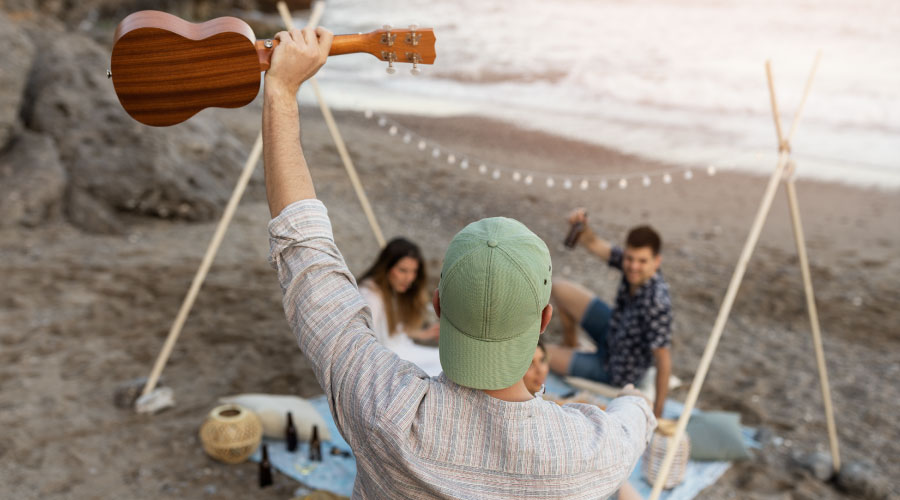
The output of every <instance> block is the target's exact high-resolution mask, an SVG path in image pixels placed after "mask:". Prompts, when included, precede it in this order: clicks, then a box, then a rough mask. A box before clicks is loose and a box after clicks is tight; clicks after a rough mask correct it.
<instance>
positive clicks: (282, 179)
mask: <svg viewBox="0 0 900 500" xmlns="http://www.w3.org/2000/svg"><path fill="white" fill-rule="evenodd" d="M275 38H277V39H278V40H279V41H280V42H281V43H279V44H278V46H277V47H275V50H274V51H273V53H272V63H271V66H270V67H269V70H268V71H267V72H266V78H265V88H264V90H263V158H264V162H265V174H266V196H267V197H268V200H269V211H270V212H271V214H272V216H273V217H274V216H276V215H278V214H279V213H281V211H282V210H284V208H285V207H286V206H288V205H290V204H291V203H293V202H295V201H300V200H306V199H311V198H315V197H316V191H315V189H314V188H313V182H312V178H311V177H310V175H309V168H308V167H307V165H306V159H305V158H304V157H303V149H302V147H301V145H300V112H299V109H298V108H297V97H296V96H297V91H298V90H299V89H300V84H301V83H303V82H305V81H306V80H308V79H309V78H311V77H312V76H313V75H315V74H316V72H317V71H319V68H321V67H322V65H323V64H325V60H326V59H327V58H328V51H329V50H330V49H331V40H332V38H333V35H332V34H331V32H330V31H328V30H326V29H324V28H317V29H316V30H315V31H313V30H312V29H309V28H306V29H303V30H299V29H294V30H291V31H282V32H280V33H278V34H277V35H275Z"/></svg>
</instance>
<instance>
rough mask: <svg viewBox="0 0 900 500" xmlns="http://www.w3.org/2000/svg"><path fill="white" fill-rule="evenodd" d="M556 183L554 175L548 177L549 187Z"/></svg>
mask: <svg viewBox="0 0 900 500" xmlns="http://www.w3.org/2000/svg"><path fill="white" fill-rule="evenodd" d="M555 184H556V181H554V180H553V177H547V187H548V188H552V187H553V186H554V185H555Z"/></svg>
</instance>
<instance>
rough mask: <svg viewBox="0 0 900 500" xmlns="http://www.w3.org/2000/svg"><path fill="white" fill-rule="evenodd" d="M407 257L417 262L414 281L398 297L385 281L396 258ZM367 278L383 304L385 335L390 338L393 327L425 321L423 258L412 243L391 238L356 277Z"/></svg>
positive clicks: (412, 326) (409, 327) (418, 325)
mask: <svg viewBox="0 0 900 500" xmlns="http://www.w3.org/2000/svg"><path fill="white" fill-rule="evenodd" d="M404 257H410V258H412V259H415V261H416V262H418V263H419V268H418V270H417V271H416V279H415V280H414V281H413V282H412V284H411V285H410V286H409V288H408V289H407V290H406V291H405V292H403V293H400V294H397V293H394V290H393V289H392V288H391V282H390V280H388V272H390V270H391V269H392V268H393V267H394V266H395V265H397V263H398V262H400V259H402V258H404ZM365 279H371V280H372V282H373V283H375V285H376V286H377V287H378V290H379V291H381V300H382V301H383V302H384V310H385V314H386V315H387V323H388V332H389V334H390V335H393V334H394V333H396V332H397V325H399V324H401V323H402V324H403V326H404V328H406V329H407V330H417V329H419V328H421V326H422V323H423V322H424V319H425V307H426V304H427V303H428V296H427V294H426V293H425V282H426V281H427V280H428V277H427V275H426V272H425V259H423V258H422V251H421V250H419V247H418V246H416V244H415V243H413V242H411V241H409V240H407V239H405V238H394V239H392V240H391V241H389V242H388V244H387V245H385V247H384V249H382V250H381V253H380V254H378V258H377V259H375V263H374V264H372V267H370V268H369V269H368V270H367V271H366V272H364V273H363V274H362V276H360V277H359V279H358V280H357V281H359V282H362V281H363V280H365Z"/></svg>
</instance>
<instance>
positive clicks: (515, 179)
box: [512, 172, 522, 182]
mask: <svg viewBox="0 0 900 500" xmlns="http://www.w3.org/2000/svg"><path fill="white" fill-rule="evenodd" d="M512 179H513V182H519V181H520V180H521V179H522V174H520V173H518V172H513V174H512Z"/></svg>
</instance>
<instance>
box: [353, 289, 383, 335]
mask: <svg viewBox="0 0 900 500" xmlns="http://www.w3.org/2000/svg"><path fill="white" fill-rule="evenodd" d="M364 283H365V282H364ZM359 294H360V295H361V296H362V298H363V300H364V301H365V302H366V305H368V306H369V311H371V313H372V333H374V334H375V339H376V340H378V343H379V344H382V345H384V344H385V343H386V342H387V340H388V336H389V335H388V331H387V315H386V313H385V310H384V300H382V298H381V296H380V294H379V293H378V292H376V291H375V290H372V289H371V288H369V287H368V286H366V285H365V284H363V285H362V286H360V287H359Z"/></svg>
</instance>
